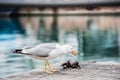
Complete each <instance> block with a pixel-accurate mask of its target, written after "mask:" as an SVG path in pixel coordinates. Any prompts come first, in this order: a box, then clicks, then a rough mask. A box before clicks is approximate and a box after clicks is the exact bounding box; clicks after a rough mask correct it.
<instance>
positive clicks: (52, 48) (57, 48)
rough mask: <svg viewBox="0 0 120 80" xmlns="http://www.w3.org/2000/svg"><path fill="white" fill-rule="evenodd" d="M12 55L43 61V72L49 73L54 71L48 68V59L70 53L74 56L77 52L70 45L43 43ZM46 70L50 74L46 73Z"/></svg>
mask: <svg viewBox="0 0 120 80" xmlns="http://www.w3.org/2000/svg"><path fill="white" fill-rule="evenodd" d="M13 53H19V54H25V55H29V56H31V57H33V58H35V59H40V60H45V71H46V72H47V73H51V72H53V71H54V70H53V69H52V68H51V67H50V64H49V63H48V60H49V59H53V58H56V57H58V56H61V55H63V54H67V53H72V54H74V55H76V54H77V52H76V51H75V50H74V49H73V47H72V46H70V45H60V44H58V43H44V44H39V45H36V46H34V47H30V46H28V47H24V48H23V49H16V50H15V51H13ZM48 68H49V69H50V71H51V72H48Z"/></svg>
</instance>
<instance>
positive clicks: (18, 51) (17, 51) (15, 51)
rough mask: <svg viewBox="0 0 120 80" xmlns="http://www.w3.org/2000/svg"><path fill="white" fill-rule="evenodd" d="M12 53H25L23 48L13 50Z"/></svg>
mask: <svg viewBox="0 0 120 80" xmlns="http://www.w3.org/2000/svg"><path fill="white" fill-rule="evenodd" d="M12 53H17V54H23V53H22V49H15V50H12Z"/></svg>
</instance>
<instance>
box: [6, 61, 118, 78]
mask: <svg viewBox="0 0 120 80" xmlns="http://www.w3.org/2000/svg"><path fill="white" fill-rule="evenodd" d="M80 65H81V68H82V69H65V70H60V66H59V65H55V67H57V68H58V69H59V71H58V72H55V73H53V74H46V73H45V72H43V71H42V70H39V69H35V70H32V71H29V72H25V73H22V74H18V75H14V76H9V77H7V78H5V80H120V64H119V63H106V62H105V63H103V62H97V63H96V62H95V63H94V62H86V63H80Z"/></svg>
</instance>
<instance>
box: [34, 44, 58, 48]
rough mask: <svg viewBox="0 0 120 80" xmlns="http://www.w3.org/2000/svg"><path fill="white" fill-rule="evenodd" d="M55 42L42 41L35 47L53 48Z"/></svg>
mask: <svg viewBox="0 0 120 80" xmlns="http://www.w3.org/2000/svg"><path fill="white" fill-rule="evenodd" d="M56 44H57V43H43V44H39V45H37V46H36V47H42V48H48V49H55V48H56Z"/></svg>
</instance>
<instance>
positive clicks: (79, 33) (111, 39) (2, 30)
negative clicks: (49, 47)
mask: <svg viewBox="0 0 120 80" xmlns="http://www.w3.org/2000/svg"><path fill="white" fill-rule="evenodd" d="M6 1H8V0H6ZM12 1H13V0H12ZM12 1H11V2H12ZM1 3H2V2H1ZM2 5H3V6H4V5H5V4H3V3H2ZM13 5H14V4H13ZM8 6H10V5H9V4H8ZM15 6H17V5H15ZM45 6H47V5H45ZM46 42H55V43H56V42H57V43H60V44H69V45H72V46H73V47H74V48H75V49H76V50H77V51H78V53H79V54H78V56H76V57H74V56H72V55H64V56H62V57H59V58H56V59H54V60H51V61H50V63H52V64H55V63H57V62H60V61H66V60H69V59H75V60H78V61H80V62H86V61H87V62H90V61H100V62H112V63H119V62H120V7H119V6H117V7H114V6H107V7H106V6H100V7H96V6H91V7H90V6H87V7H69V6H68V7H67V8H66V7H62V8H58V7H55V8H53V7H50V6H48V7H47V8H40V7H26V6H25V7H19V8H15V7H12V8H8V7H5V8H0V58H1V60H0V77H7V76H10V75H13V74H16V73H21V72H25V71H29V70H32V69H35V68H42V67H43V65H42V64H43V62H42V61H40V60H35V59H32V58H30V57H28V56H25V55H20V54H13V53H12V52H11V50H12V49H16V48H18V49H19V48H23V47H24V46H35V45H37V44H40V43H46Z"/></svg>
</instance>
